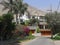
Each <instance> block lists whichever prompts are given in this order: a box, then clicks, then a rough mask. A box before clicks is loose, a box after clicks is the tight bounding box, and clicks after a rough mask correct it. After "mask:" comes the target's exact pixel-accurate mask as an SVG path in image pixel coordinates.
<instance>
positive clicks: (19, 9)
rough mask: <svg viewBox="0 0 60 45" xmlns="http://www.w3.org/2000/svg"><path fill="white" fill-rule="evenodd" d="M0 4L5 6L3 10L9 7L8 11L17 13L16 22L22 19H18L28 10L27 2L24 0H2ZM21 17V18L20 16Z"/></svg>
mask: <svg viewBox="0 0 60 45" xmlns="http://www.w3.org/2000/svg"><path fill="white" fill-rule="evenodd" d="M0 4H2V5H3V6H4V9H3V10H6V9H9V11H8V12H11V13H14V14H16V23H17V24H18V22H19V21H20V20H18V15H19V17H20V16H21V15H22V14H24V12H25V11H26V10H27V6H28V5H27V4H26V3H23V0H8V1H2V2H1V3H0ZM19 19H20V18H19Z"/></svg>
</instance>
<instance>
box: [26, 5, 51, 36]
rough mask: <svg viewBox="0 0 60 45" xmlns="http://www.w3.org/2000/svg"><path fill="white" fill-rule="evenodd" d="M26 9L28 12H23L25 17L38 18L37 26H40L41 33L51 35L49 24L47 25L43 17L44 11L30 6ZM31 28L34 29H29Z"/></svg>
mask: <svg viewBox="0 0 60 45" xmlns="http://www.w3.org/2000/svg"><path fill="white" fill-rule="evenodd" d="M27 11H28V12H29V14H28V13H25V14H26V16H27V17H29V18H33V17H34V18H37V19H38V20H39V25H38V26H39V28H40V31H41V33H42V35H51V30H50V29H49V26H48V24H47V22H46V19H45V14H46V12H44V11H41V10H38V9H37V8H35V7H32V6H28V9H27ZM30 27H31V26H30ZM34 27H35V26H34ZM32 29H35V28H31V30H32ZM33 32H34V31H33Z"/></svg>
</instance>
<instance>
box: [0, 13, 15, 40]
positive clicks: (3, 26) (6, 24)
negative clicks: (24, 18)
mask: <svg viewBox="0 0 60 45" xmlns="http://www.w3.org/2000/svg"><path fill="white" fill-rule="evenodd" d="M12 20H13V14H10V13H8V14H3V16H1V17H0V33H1V35H0V37H1V38H0V39H1V40H6V39H10V38H11V37H12V35H13V33H12V31H14V30H15V23H14V22H12Z"/></svg>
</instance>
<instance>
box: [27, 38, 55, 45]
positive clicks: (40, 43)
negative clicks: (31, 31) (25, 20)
mask: <svg viewBox="0 0 60 45" xmlns="http://www.w3.org/2000/svg"><path fill="white" fill-rule="evenodd" d="M26 45H55V44H54V42H53V41H52V40H51V39H49V38H46V37H39V38H38V39H36V40H34V41H31V42H29V43H28V44H26Z"/></svg>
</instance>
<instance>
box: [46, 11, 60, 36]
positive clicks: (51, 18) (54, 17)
mask: <svg viewBox="0 0 60 45" xmlns="http://www.w3.org/2000/svg"><path fill="white" fill-rule="evenodd" d="M45 18H46V21H47V23H48V24H49V27H50V28H51V30H52V36H53V34H56V33H60V13H58V12H57V11H55V12H53V13H47V14H46V16H45Z"/></svg>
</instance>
